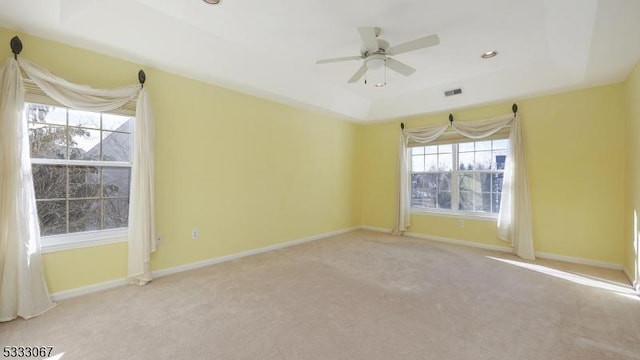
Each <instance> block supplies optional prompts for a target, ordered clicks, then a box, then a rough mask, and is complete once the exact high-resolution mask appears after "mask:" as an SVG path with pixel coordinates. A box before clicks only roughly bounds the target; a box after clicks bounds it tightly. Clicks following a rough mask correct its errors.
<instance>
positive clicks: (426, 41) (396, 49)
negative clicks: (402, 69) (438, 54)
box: [386, 34, 440, 55]
mask: <svg viewBox="0 0 640 360" xmlns="http://www.w3.org/2000/svg"><path fill="white" fill-rule="evenodd" d="M438 44H440V38H439V37H438V35H437V34H433V35H429V36H425V37H421V38H419V39H415V40H412V41H407V42H406V43H402V44H399V45H396V46H392V47H390V48H389V49H387V51H386V53H387V55H398V54H402V53H406V52H409V51H413V50H418V49H424V48H426V47H429V46H434V45H438Z"/></svg>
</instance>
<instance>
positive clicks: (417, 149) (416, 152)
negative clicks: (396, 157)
mask: <svg viewBox="0 0 640 360" xmlns="http://www.w3.org/2000/svg"><path fill="white" fill-rule="evenodd" d="M423 154H424V146H418V147H412V148H411V155H423Z"/></svg>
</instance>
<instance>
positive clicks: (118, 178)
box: [102, 167, 131, 197]
mask: <svg viewBox="0 0 640 360" xmlns="http://www.w3.org/2000/svg"><path fill="white" fill-rule="evenodd" d="M102 179H103V180H102V181H103V196H104V197H129V184H130V183H131V169H129V168H114V167H105V168H103V169H102Z"/></svg>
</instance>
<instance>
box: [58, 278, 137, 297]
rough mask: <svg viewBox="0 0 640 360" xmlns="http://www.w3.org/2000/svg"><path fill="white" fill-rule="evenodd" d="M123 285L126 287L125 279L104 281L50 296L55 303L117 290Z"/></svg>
mask: <svg viewBox="0 0 640 360" xmlns="http://www.w3.org/2000/svg"><path fill="white" fill-rule="evenodd" d="M124 285H127V279H117V280H111V281H106V282H102V283H98V284H93V285H89V286H83V287H80V288H75V289H71V290H65V291H59V292H56V293H53V294H51V295H50V296H51V300H52V301H54V302H57V301H61V300H65V299H70V298H73V297H76V296H80V295H87V294H91V293H95V292H99V291H104V290H109V289H113V288H117V287H120V286H124Z"/></svg>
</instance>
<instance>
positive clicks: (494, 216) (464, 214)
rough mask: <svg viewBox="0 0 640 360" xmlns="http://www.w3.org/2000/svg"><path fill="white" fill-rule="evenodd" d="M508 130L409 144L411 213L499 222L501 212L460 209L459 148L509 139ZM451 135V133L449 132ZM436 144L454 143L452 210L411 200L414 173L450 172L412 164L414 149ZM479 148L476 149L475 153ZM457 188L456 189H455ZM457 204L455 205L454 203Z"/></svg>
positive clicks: (493, 172)
mask: <svg viewBox="0 0 640 360" xmlns="http://www.w3.org/2000/svg"><path fill="white" fill-rule="evenodd" d="M505 130H506V131H501V132H499V133H497V134H495V135H493V136H490V137H487V138H483V139H469V138H466V137H461V136H459V135H458V136H456V135H454V136H449V137H447V138H446V139H445V140H443V141H435V142H433V143H429V144H417V143H414V144H409V146H408V147H407V158H408V159H411V160H409V161H410V163H409V166H408V178H409V187H408V191H409V198H410V200H409V203H410V214H412V215H429V216H441V217H448V218H456V219H469V220H480V221H490V222H497V221H498V214H499V213H492V212H484V211H473V210H460V209H459V200H460V182H459V176H460V172H461V170H460V169H459V168H458V167H459V157H460V149H459V144H461V143H468V142H482V141H492V140H509V134H508V130H509V129H508V128H506V129H505ZM447 135H449V134H447ZM434 145H452V160H451V164H452V165H451V171H450V174H451V180H450V181H451V185H450V187H451V189H450V193H451V207H452V209H451V210H448V209H442V208H424V207H417V206H414V205H413V201H412V200H411V194H412V192H413V184H412V181H411V178H412V175H413V174H416V173H417V174H424V173H431V174H442V173H448V171H433V172H429V171H415V172H414V171H413V165H412V159H413V153H412V151H413V150H412V149H413V148H416V147H426V146H434ZM476 151H477V150H474V153H475V152H476ZM462 172H464V173H490V174H495V173H501V174H504V169H502V170H500V171H496V170H491V171H487V170H463V171H462ZM454 188H455V191H454ZM454 204H455V205H454ZM454 206H456V207H457V208H456V209H455V210H454V209H453V207H454Z"/></svg>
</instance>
